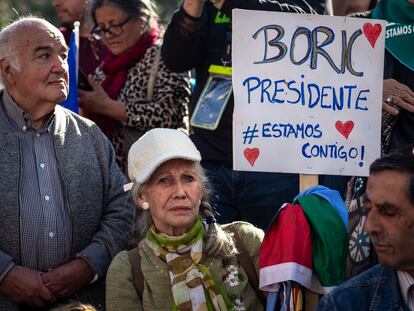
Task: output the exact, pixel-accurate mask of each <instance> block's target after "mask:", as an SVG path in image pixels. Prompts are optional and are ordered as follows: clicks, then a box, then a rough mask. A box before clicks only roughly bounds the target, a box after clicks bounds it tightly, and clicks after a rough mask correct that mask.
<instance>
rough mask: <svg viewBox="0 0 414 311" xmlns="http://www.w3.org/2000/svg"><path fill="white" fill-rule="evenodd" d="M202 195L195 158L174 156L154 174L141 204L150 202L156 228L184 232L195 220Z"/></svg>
mask: <svg viewBox="0 0 414 311" xmlns="http://www.w3.org/2000/svg"><path fill="white" fill-rule="evenodd" d="M202 196H203V190H202V184H201V181H200V178H199V177H198V175H197V171H196V169H195V168H194V162H191V161H187V160H181V159H173V160H169V161H167V162H165V163H163V164H162V165H161V166H159V167H158V168H157V169H156V170H155V172H154V173H153V174H152V175H151V178H150V179H149V181H148V182H147V184H146V186H145V190H144V193H143V194H142V195H140V196H139V198H138V204H139V205H140V206H142V204H143V203H144V202H148V204H149V209H150V212H151V217H152V222H153V224H154V226H155V228H156V229H157V230H158V231H160V232H162V233H164V234H167V235H181V234H184V233H185V232H187V231H188V230H189V229H190V228H191V227H192V225H193V224H194V222H195V220H196V218H197V216H198V213H199V207H200V202H201V198H202Z"/></svg>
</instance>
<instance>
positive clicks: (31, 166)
mask: <svg viewBox="0 0 414 311" xmlns="http://www.w3.org/2000/svg"><path fill="white" fill-rule="evenodd" d="M3 102H4V111H2V112H0V129H2V130H4V131H6V132H11V133H17V135H18V136H19V142H20V156H21V160H22V161H21V163H22V165H21V168H20V170H21V173H20V181H19V184H20V189H19V191H18V193H19V202H20V239H21V260H22V262H21V265H22V266H25V267H28V268H32V269H36V270H39V271H48V270H51V269H53V268H55V267H57V266H59V265H61V264H62V263H64V262H67V261H69V259H70V255H71V254H70V249H71V242H72V241H71V231H72V228H71V221H70V216H71V215H70V211H69V210H68V204H67V202H66V201H65V189H64V181H62V174H61V172H60V169H59V166H58V163H57V161H56V156H55V151H54V146H53V137H52V133H51V130H50V129H51V125H52V124H53V122H54V114H53V113H52V114H51V116H50V117H49V120H48V122H47V123H46V124H45V126H44V127H43V128H42V129H41V130H39V131H36V130H34V129H33V128H32V126H31V119H30V116H28V115H27V114H26V113H25V112H24V111H23V110H22V109H21V108H20V107H19V106H17V105H16V103H15V102H14V101H13V100H12V99H11V97H10V96H9V95H8V93H7V92H6V91H5V92H4V93H3ZM17 225H18V224H16V226H17ZM11 267H12V265H11V266H10V267H9V268H8V269H7V270H10V268H11ZM5 272H7V271H5ZM5 274H6V273H3V275H2V276H0V281H1V278H2V277H4V275H5Z"/></svg>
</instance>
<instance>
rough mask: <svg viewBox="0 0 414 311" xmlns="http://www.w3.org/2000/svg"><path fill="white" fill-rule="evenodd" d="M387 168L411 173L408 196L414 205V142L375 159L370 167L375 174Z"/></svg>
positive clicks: (370, 170)
mask: <svg viewBox="0 0 414 311" xmlns="http://www.w3.org/2000/svg"><path fill="white" fill-rule="evenodd" d="M385 170H392V171H399V172H402V173H407V174H409V175H410V177H409V180H408V185H407V196H408V199H409V200H410V202H411V204H412V205H414V144H411V145H408V146H406V147H403V148H400V149H398V150H396V151H395V152H393V153H390V154H388V155H385V156H384V157H382V158H379V159H377V160H375V161H374V162H373V163H372V164H371V166H370V168H369V173H370V174H375V173H377V172H381V171H385Z"/></svg>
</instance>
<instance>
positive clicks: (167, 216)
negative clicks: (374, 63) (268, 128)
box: [0, 0, 414, 311]
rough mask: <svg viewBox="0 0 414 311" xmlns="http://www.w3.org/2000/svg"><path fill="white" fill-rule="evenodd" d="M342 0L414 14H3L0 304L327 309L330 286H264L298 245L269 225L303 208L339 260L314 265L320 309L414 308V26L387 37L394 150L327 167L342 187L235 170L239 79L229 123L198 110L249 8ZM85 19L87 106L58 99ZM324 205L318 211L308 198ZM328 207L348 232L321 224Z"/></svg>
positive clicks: (219, 3) (209, 8)
mask: <svg viewBox="0 0 414 311" xmlns="http://www.w3.org/2000/svg"><path fill="white" fill-rule="evenodd" d="M362 2H363V3H362ZM332 4H333V13H334V14H336V15H347V14H351V13H355V12H357V11H366V12H363V13H357V14H355V15H354V16H355V17H363V18H374V19H384V20H386V21H387V22H389V23H391V24H397V25H409V26H410V27H411V26H413V25H414V0H380V1H379V2H378V3H377V1H365V2H364V1H359V2H358V1H343V2H335V1H334V2H333V3H331V1H329V0H289V1H287V0H286V1H285V0H280V1H275V0H260V1H259V0H214V1H213V0H208V1H205V0H183V1H182V4H181V6H180V7H179V8H178V10H177V11H176V12H175V13H174V15H173V16H172V18H171V21H170V22H169V24H168V26H166V28H165V32H164V31H163V29H164V27H162V26H161V25H160V24H159V20H158V16H157V13H156V7H155V4H154V1H152V0H92V1H85V0H65V1H63V0H53V6H54V7H55V9H56V11H57V14H58V17H59V19H60V20H61V22H62V27H61V28H60V29H58V28H57V27H56V26H54V25H52V24H51V23H49V22H48V21H46V20H45V19H42V18H38V17H22V18H19V19H17V20H16V21H13V22H11V23H10V24H9V25H8V26H6V27H4V28H3V29H2V30H1V31H0V79H1V83H2V84H3V89H1V90H0V153H1V155H2V156H1V159H0V172H1V173H0V174H1V176H2V177H3V178H2V182H0V216H1V217H0V237H1V239H0V311H3V310H4V311H14V310H16V311H30V310H62V311H63V310H95V309H96V310H114V311H116V310H171V309H172V310H271V311H273V310H294V309H295V310H296V309H298V308H299V309H305V310H310V309H314V308H316V305H313V306H310V305H309V304H306V303H303V304H302V300H303V298H297V297H298V296H300V297H302V296H301V295H302V294H303V291H300V290H298V289H299V288H302V289H304V288H308V289H313V288H314V285H315V284H316V283H315V282H313V284H312V286H309V287H308V286H307V285H306V284H304V283H301V282H300V281H299V283H301V284H292V283H280V284H276V286H273V287H272V288H271V289H270V290H268V291H270V292H271V293H270V294H269V293H266V292H264V291H262V290H263V286H261V285H260V284H262V283H263V282H262V280H260V278H261V277H262V272H261V270H260V269H261V268H263V267H262V266H263V263H264V261H265V259H264V257H266V260H269V256H270V255H269V253H266V256H264V255H263V249H262V243H263V245H264V244H265V243H266V245H276V246H277V247H278V249H277V250H272V251H271V253H272V254H278V255H277V256H276V257H277V258H278V260H279V259H280V258H281V257H283V258H289V256H291V255H292V254H290V253H289V254H288V252H289V251H288V249H290V248H286V249H285V248H284V246H283V245H285V244H286V242H289V241H281V238H280V237H281V235H280V236H279V237H277V238H275V237H274V236H275V233H274V232H276V235H277V234H281V233H282V231H283V230H281V227H278V228H277V230H276V229H275V231H272V230H270V229H269V231H268V232H266V234H265V231H264V230H266V229H268V228H269V226H270V225H271V224H272V220H273V221H274V220H275V217H276V216H277V217H282V216H280V215H293V214H294V215H295V216H294V219H295V221H298V219H299V218H300V217H302V218H300V219H302V220H303V221H302V224H304V226H305V227H306V228H307V230H309V236H311V235H312V243H313V247H312V246H311V245H310V244H309V243H308V242H306V241H308V240H305V239H303V240H301V241H299V243H298V244H295V245H302V246H303V248H305V247H306V248H307V250H312V251H313V252H318V254H319V255H320V256H322V257H323V256H325V257H326V258H320V257H319V259H318V260H316V259H315V261H314V263H313V264H314V269H315V271H316V273H317V274H318V273H319V275H317V276H318V277H319V280H320V283H318V286H319V287H320V288H322V287H323V289H321V290H320V291H318V290H316V291H317V292H318V293H323V294H325V296H324V297H323V298H322V297H321V298H322V299H321V301H320V303H319V305H318V307H317V308H318V310H414V255H413V254H414V239H413V238H412V237H413V236H414V92H413V91H414V58H413V56H412V53H410V49H411V46H412V43H414V40H413V38H414V32H411V33H408V34H404V35H401V38H399V39H398V41H395V40H393V41H386V43H385V47H386V49H385V51H384V53H385V64H384V65H385V66H384V69H385V70H384V80H383V101H382V107H383V113H382V129H381V153H382V157H381V158H379V159H377V160H376V161H375V162H373V163H372V164H371V166H370V175H369V177H368V178H362V177H358V176H354V177H352V178H347V177H344V176H333V177H332V176H320V181H319V182H320V184H322V185H324V186H328V187H330V188H332V189H333V190H337V191H334V192H335V194H334V196H332V195H331V194H330V195H329V200H328V199H326V197H324V195H322V198H318V199H315V198H316V197H315V196H314V195H315V192H312V194H311V195H310V196H309V194H310V193H307V194H305V195H304V194H303V193H302V194H300V195H298V196H297V194H298V192H299V178H298V175H296V174H281V173H264V172H241V171H235V170H233V163H232V162H233V161H232V112H233V105H234V99H233V94H232V93H229V96H227V97H226V99H225V102H224V103H223V107H224V111H223V114H222V115H220V116H219V118H218V119H217V120H215V122H216V124H217V127H214V128H211V127H206V126H201V125H200V124H199V123H197V122H195V121H193V120H192V119H191V116H192V114H193V113H194V112H195V111H196V110H197V106H198V105H199V104H200V102H202V101H203V100H204V98H203V93H204V92H203V91H204V90H205V88H206V87H207V86H208V81H209V77H210V71H209V68H210V66H211V65H218V66H222V67H231V44H232V27H231V26H232V25H231V14H232V10H233V9H236V8H240V9H247V10H264V11H278V12H289V13H296V14H332V12H331V10H332ZM75 21H79V22H80V31H79V34H80V41H79V74H78V76H79V77H80V76H82V78H80V79H79V81H80V80H81V79H83V81H82V84H81V83H79V91H78V94H79V105H80V108H81V109H80V112H79V114H76V113H74V112H71V111H69V110H67V109H65V108H62V107H61V106H60V105H59V103H61V102H62V101H64V100H65V99H66V98H67V96H68V89H69V87H68V84H69V76H68V75H69V74H68V62H67V57H68V45H69V41H70V34H71V31H72V27H73V23H74V22H75ZM410 29H411V28H410ZM412 29H414V28H412ZM191 74H193V75H194V78H195V81H196V83H195V86H194V87H193V88H191V86H190V75H191ZM378 104H379V103H378ZM187 117H189V119H190V120H191V121H190V122H189V124H187V122H185V120H186V118H187ZM187 133H189V134H187ZM128 182H129V183H128ZM324 186H320V188H317V189H318V190H321V191H326V189H327V188H326V187H324ZM312 191H313V190H312ZM324 193H326V192H324ZM330 193H331V192H330ZM302 195H304V196H302ZM307 195H308V196H307ZM333 197H335V199H333ZM345 197H346V198H345ZM324 198H325V199H326V200H328V201H329V204H328V203H327V202H326V201H324V200H325V199H324ZM290 202H293V203H292V205H289V207H287V206H286V205H284V203H290ZM314 202H322V203H321V204H320V206H319V207H320V208H319V209H318V211H319V212H317V210H316V209H315V211H314V212H312V211H310V212H309V210H308V211H306V210H305V208H304V209H303V210H304V211H305V214H306V213H308V214H306V216H305V214H304V213H303V212H302V210H301V209H300V207H299V205H298V204H299V203H300V205H302V204H303V206H306V204H310V203H312V204H314ZM345 204H346V207H345ZM326 206H328V207H326ZM279 207H281V208H280V212H279V214H278V212H277V210H278V208H279ZM325 207H326V208H328V209H329V215H328V216H326V215H325V217H322V218H319V216H318V214H317V213H320V215H322V214H326V213H328V211H327V210H326V213H325V212H324V210H323V208H325ZM332 207H333V208H332ZM292 213H293V214H292ZM309 213H310V214H312V213H314V214H313V215H311V216H310V214H309ZM299 216H300V217H299ZM284 217H285V216H284ZM329 217H330V225H331V226H332V224H334V226H337V229H338V231H336V230H335V228H334V229H333V230H331V231H330V233H331V235H332V232H335V236H334V237H329V232H327V231H329V230H328V229H327V228H325V230H324V229H323V228H321V227H322V226H323V224H324V221H325V220H326V219H327V218H329ZM286 219H289V218H284V219H283V221H282V220H281V221H280V222H273V224H275V223H277V224H279V223H283V222H284V221H286ZM292 219H293V218H292ZM306 219H308V220H309V223H310V226H309V225H308V224H307V222H306ZM292 221H293V220H292ZM297 223H298V224H299V222H297ZM286 224H287V227H289V221H288V222H287V223H286ZM295 224H296V223H295ZM272 226H273V225H272ZM278 226H279V225H278ZM287 227H285V228H287ZM273 228H274V227H273ZM301 228H302V227H301ZM282 229H283V228H282ZM293 229H294V228H293ZM271 232H272V233H271ZM337 232H340V233H337ZM302 233H303V232H302ZM284 236H285V235H283V237H284ZM315 237H317V238H318V239H319V240H317V239H316V238H315ZM348 238H349V249H348V245H347V243H348ZM269 239H274V240H273V241H272V242H275V241H277V243H270V244H269ZM310 240H311V239H309V241H310ZM315 240H317V241H315ZM279 241H280V243H279ZM332 241H333V242H332ZM335 241H341V242H340V243H342V244H343V245H342V244H341V245H339V244H338V245H335V244H334V243H335ZM324 243H327V244H324ZM328 243H331V244H330V247H333V248H335V247H336V248H338V249H339V248H341V247H342V248H341V249H340V250H339V251H337V252H336V251H335V252H334V251H331V250H330V249H329V248H327V249H323V248H324V247H326V245H328ZM344 243H345V244H344ZM305 244H306V245H305ZM272 247H273V246H272ZM272 247H271V248H272ZM317 248H319V249H317ZM343 250H344V251H343ZM284 251H285V252H286V253H284ZM300 253H301V254H302V255H303V256H305V255H306V256H307V254H305V253H306V252H304V251H303V252H300ZM329 253H331V254H329ZM279 254H280V255H279ZM336 254H338V256H336ZM335 256H336V257H335ZM328 257H329V258H328ZM273 259H275V258H274V256H273V258H270V260H271V261H272V260H273ZM299 259H301V258H299ZM299 261H300V260H299ZM283 263H284V262H283V260H282V264H283ZM345 263H346V264H345ZM280 267H282V268H280ZM333 267H335V269H337V271H329V269H330V268H333ZM310 268H311V269H312V267H310ZM319 268H320V270H318V269H319ZM277 269H278V271H279V272H280V269H282V274H283V271H288V269H287V268H286V267H285V268H283V265H282V266H280V265H279V266H278V268H277ZM283 269H285V270H283ZM366 270H368V271H366ZM271 273H272V271H271ZM285 274H287V272H286V273H285ZM304 274H305V273H304V271H302V275H304ZM322 274H324V276H322ZM330 274H332V275H335V276H337V275H340V277H338V278H336V283H335V284H333V283H332V282H331V283H330V280H332V279H333V278H334V277H332V278H330V277H329V275H330ZM345 274H346V278H347V279H348V280H346V281H345ZM332 275H331V276H332ZM284 280H285V279H284ZM286 280H291V281H297V280H296V279H294V278H289V277H288V278H287V279H286ZM324 280H327V281H326V283H324ZM343 281H345V282H344V283H343V284H340V283H342V282H343ZM318 282H319V281H318ZM305 283H306V282H305ZM325 285H326V286H325ZM332 285H334V286H332ZM276 292H278V293H279V295H273V294H274V293H276ZM281 297H284V298H281ZM290 297H292V299H291V298H290ZM290 300H291V301H290ZM305 305H306V308H305Z"/></svg>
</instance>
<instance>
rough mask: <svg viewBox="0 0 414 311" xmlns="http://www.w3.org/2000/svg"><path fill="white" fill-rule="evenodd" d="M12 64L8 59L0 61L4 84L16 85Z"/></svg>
mask: <svg viewBox="0 0 414 311" xmlns="http://www.w3.org/2000/svg"><path fill="white" fill-rule="evenodd" d="M14 71H15V70H13V68H12V66H11V63H10V61H9V60H7V59H4V58H3V59H0V72H1V76H2V78H3V82H4V83H11V84H14V83H15V81H16V78H15V75H14Z"/></svg>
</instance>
